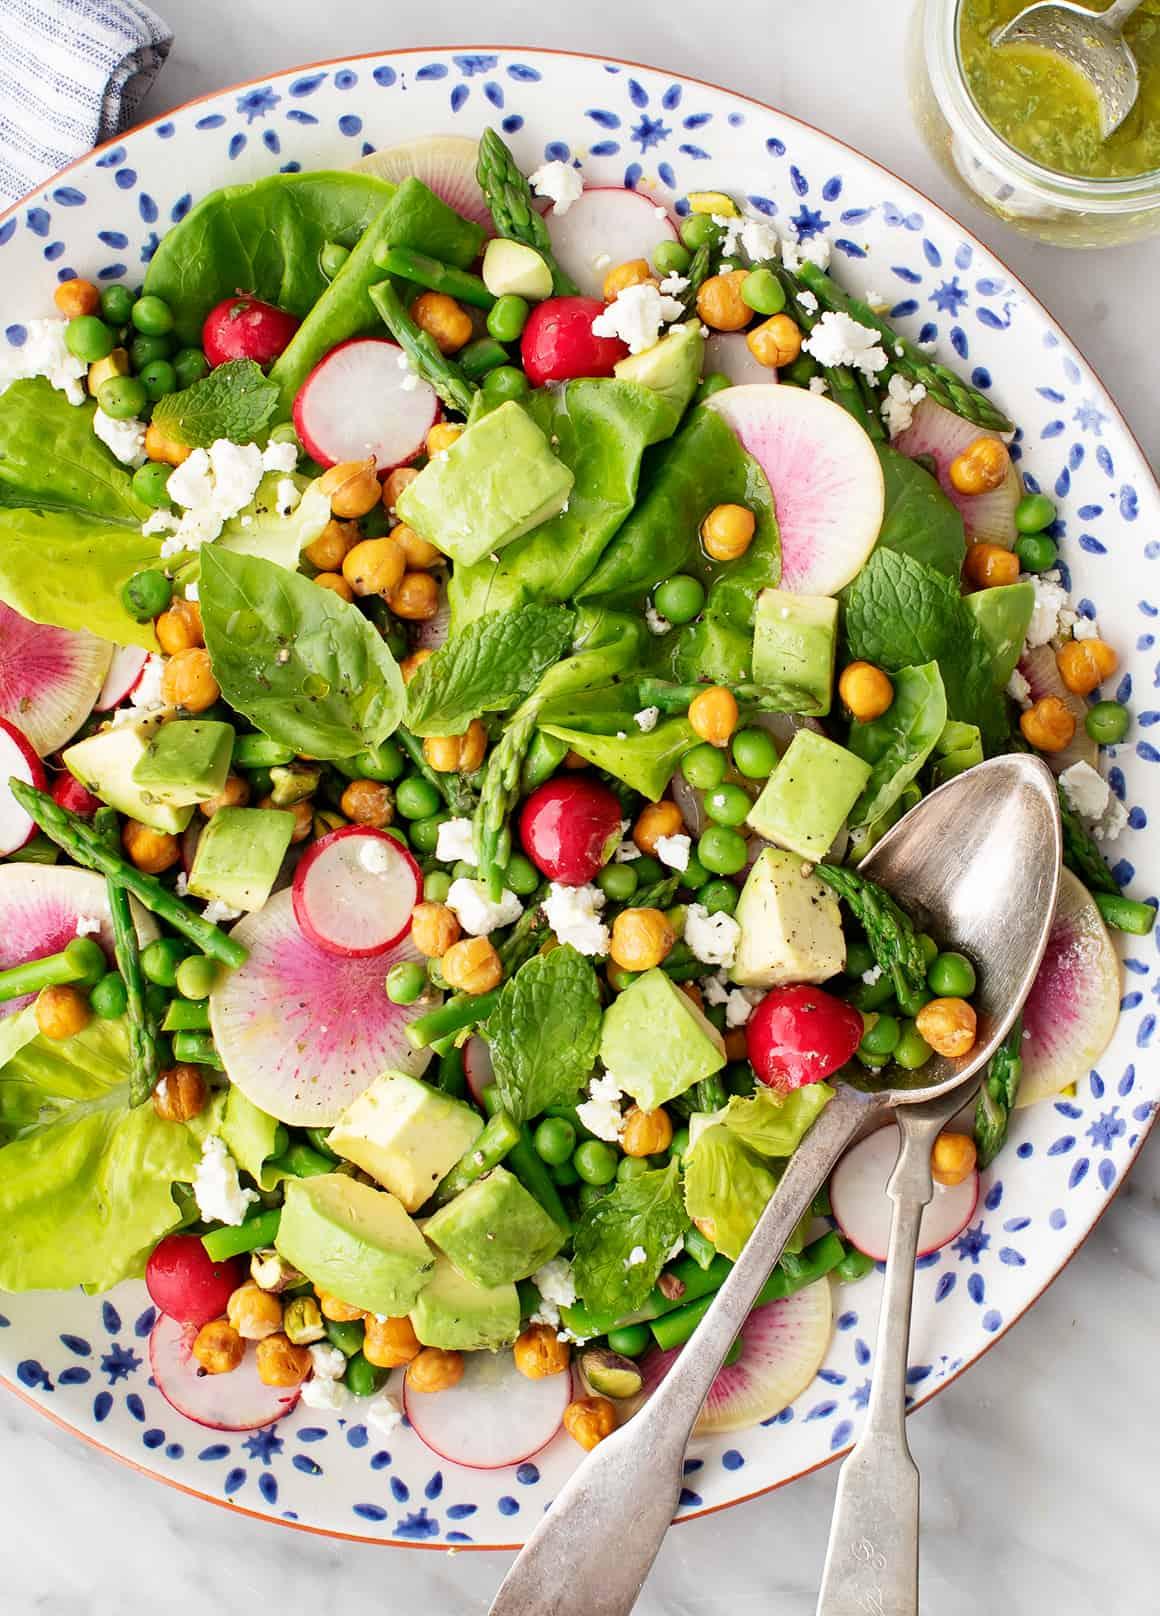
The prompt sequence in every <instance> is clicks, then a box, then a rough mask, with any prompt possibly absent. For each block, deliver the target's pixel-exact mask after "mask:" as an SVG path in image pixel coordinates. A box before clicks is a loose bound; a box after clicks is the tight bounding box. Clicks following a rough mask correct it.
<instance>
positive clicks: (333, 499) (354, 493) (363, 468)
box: [317, 455, 383, 517]
mask: <svg viewBox="0 0 1160 1616" xmlns="http://www.w3.org/2000/svg"><path fill="white" fill-rule="evenodd" d="M317 487H318V492H319V493H320V494H325V495H326V496H327V498H328V499H329V500H330V508H331V510H332V511H333V513H334V515H335V516H342V517H359V516H365V515H366V514H367V512H368V511H373V510H374V508H375V506H376V505H377V504H378V503H379V500H380V499H381V498H382V495H383V491H382V488H381V487H380V486H379V479H378V477H377V476H376V475H375V457H374V455H368V456H367V458H366V459H365V460H340V461H339V462H338V464H337V465H334V466H331V467H330V468H329V469H328V470H327V471H324V472H323V474H322V476H321V477H320V478H319V479H318V484H317Z"/></svg>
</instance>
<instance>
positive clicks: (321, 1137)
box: [305, 1128, 341, 1162]
mask: <svg viewBox="0 0 1160 1616" xmlns="http://www.w3.org/2000/svg"><path fill="white" fill-rule="evenodd" d="M305 1133H306V1137H307V1139H309V1141H310V1143H311V1144H312V1145H313V1146H314V1148H315V1150H318V1151H321V1153H322V1154H323V1155H324V1156H329V1157H330V1159H331V1161H332V1162H336V1161H340V1160H341V1157H339V1156H337V1155H336V1154H335V1152H334V1151H333V1150H331V1148H330V1145H329V1144H328V1142H327V1141H328V1140H329V1138H330V1129H329V1128H307V1129H306V1130H305Z"/></svg>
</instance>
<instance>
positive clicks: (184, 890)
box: [173, 870, 189, 898]
mask: <svg viewBox="0 0 1160 1616" xmlns="http://www.w3.org/2000/svg"><path fill="white" fill-rule="evenodd" d="M173 890H174V892H176V893H177V896H178V897H179V898H184V897H186V896H187V895H188V893H189V877H188V875H186V873H185V871H184V870H178V872H177V879H176V881H174V883H173Z"/></svg>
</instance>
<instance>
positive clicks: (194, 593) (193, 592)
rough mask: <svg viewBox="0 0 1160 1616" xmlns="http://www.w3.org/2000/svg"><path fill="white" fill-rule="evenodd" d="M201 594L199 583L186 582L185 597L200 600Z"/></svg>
mask: <svg viewBox="0 0 1160 1616" xmlns="http://www.w3.org/2000/svg"><path fill="white" fill-rule="evenodd" d="M200 596H201V590H200V589H199V588H198V586H197V584H186V586H185V598H186V600H198V599H199V598H200Z"/></svg>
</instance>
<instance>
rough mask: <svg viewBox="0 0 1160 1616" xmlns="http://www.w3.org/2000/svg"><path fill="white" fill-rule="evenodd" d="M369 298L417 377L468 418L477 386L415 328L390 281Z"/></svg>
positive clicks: (379, 287)
mask: <svg viewBox="0 0 1160 1616" xmlns="http://www.w3.org/2000/svg"><path fill="white" fill-rule="evenodd" d="M370 298H371V302H372V303H373V304H374V306H375V308H376V309H377V310H378V312H379V316H380V318H381V319H382V322H383V324H384V325H385V326H386V328H387V330H388V331H389V332H390V333H391V335H392V337H394V339H395V341H396V342H397V343H398V344H399V347H400V348H402V350H403V352H404V353H405V354H406V355H407V357H408V359H409V360H410V361H411V365H412V367H413V369H414V370H415V372H416V374H417V375H419V376H421V377H422V378H423V380H424V381H426V382H430V384H431V386H432V387H433V388H434V389H435V391H436V392H437V393H438V394H439V397H440V398H441V399H442V400H443V402H444V404H446V405H447V406H448V408H449V409H452V410H457V411H458V412H459V414H460V415H466V414H468V412H469V411H470V409H471V404H472V400H473V399H474V398H475V394H476V386H475V383H474V382H472V381H469V380H468V378H467V376H466V375H465V374H464V371H463V367H462V366H461V365H457V364H456V363H455V361H454V359H448V357H447V355H446V354H444V353H441V352H440V351H439V345H438V343H437V342H436V341H435V338H434V337H433V336H431V334H430V333H429V332H427V331H423V330H421V329H420V327H419V326H417V325H416V324H415V322H414V320H412V318H411V316H410V314H409V313H408V312H407V309H406V308H405V306H404V304H403V300H402V298H401V297H400V296H399V294H398V292H397V291H396V290H395V288H394V287H393V286H392V284H391V282H390V281H379V283H378V285H377V286H372V287H371V291H370Z"/></svg>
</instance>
